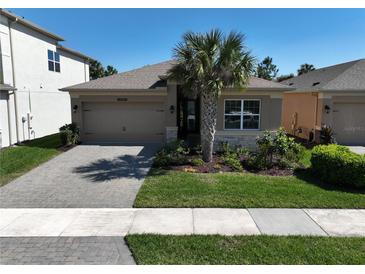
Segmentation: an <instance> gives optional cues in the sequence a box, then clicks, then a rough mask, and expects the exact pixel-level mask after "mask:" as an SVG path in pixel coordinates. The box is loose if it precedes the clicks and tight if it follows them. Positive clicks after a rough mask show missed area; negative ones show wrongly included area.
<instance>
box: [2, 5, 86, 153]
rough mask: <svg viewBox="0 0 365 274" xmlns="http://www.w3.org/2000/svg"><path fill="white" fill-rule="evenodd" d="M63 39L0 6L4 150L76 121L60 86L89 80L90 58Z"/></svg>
mask: <svg viewBox="0 0 365 274" xmlns="http://www.w3.org/2000/svg"><path fill="white" fill-rule="evenodd" d="M62 41H64V39H63V38H62V37H60V36H58V35H56V34H53V33H51V32H49V31H47V30H45V29H43V28H41V27H39V26H37V25H35V24H34V23H32V22H30V21H28V20H25V19H24V18H22V17H19V16H17V15H15V14H13V13H11V12H9V11H7V10H4V9H0V148H1V147H6V146H9V145H12V144H15V143H19V142H22V141H24V140H29V139H34V138H38V137H42V136H45V135H48V134H52V133H55V132H58V129H59V127H61V126H62V125H64V124H66V123H70V122H71V105H70V96H69V94H68V93H67V92H61V91H59V89H60V88H62V87H65V86H69V85H73V84H78V83H80V82H86V81H89V60H90V59H91V58H90V57H88V56H86V55H84V54H82V53H79V52H76V51H74V50H70V49H68V48H65V47H64V46H62V45H61V44H60V42H62Z"/></svg>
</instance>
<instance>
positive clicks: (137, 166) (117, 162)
mask: <svg viewBox="0 0 365 274" xmlns="http://www.w3.org/2000/svg"><path fill="white" fill-rule="evenodd" d="M154 154H155V149H154V148H152V147H148V146H144V147H143V149H142V151H141V152H140V153H139V154H138V155H121V156H118V157H116V158H114V159H99V160H97V161H95V162H92V163H90V164H88V165H85V166H79V167H76V168H74V170H73V172H74V173H80V174H82V177H83V178H85V179H88V181H91V182H107V181H111V180H115V179H122V178H123V179H137V180H141V179H143V178H144V177H145V176H146V175H147V173H148V171H149V169H150V167H151V165H152V162H153V156H154Z"/></svg>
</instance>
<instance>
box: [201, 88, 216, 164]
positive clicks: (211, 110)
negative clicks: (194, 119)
mask: <svg viewBox="0 0 365 274" xmlns="http://www.w3.org/2000/svg"><path fill="white" fill-rule="evenodd" d="M201 106H202V107H201V110H202V113H201V128H200V138H201V145H202V153H203V161H204V162H206V163H208V162H211V161H212V158H213V144H214V135H215V127H216V124H217V107H218V97H217V96H216V95H215V94H214V93H213V92H209V91H208V92H202V95H201Z"/></svg>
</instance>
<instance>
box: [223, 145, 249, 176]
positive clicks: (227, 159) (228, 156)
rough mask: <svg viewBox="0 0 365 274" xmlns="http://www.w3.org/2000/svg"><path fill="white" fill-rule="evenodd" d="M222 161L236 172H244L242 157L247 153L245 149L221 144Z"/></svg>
mask: <svg viewBox="0 0 365 274" xmlns="http://www.w3.org/2000/svg"><path fill="white" fill-rule="evenodd" d="M221 150H222V161H223V163H224V164H225V165H226V166H228V167H230V168H231V169H232V170H234V171H243V168H242V163H241V159H240V156H241V154H243V153H246V149H245V148H241V147H236V148H235V147H232V146H230V144H229V143H227V142H224V143H221Z"/></svg>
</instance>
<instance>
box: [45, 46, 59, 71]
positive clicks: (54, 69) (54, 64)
mask: <svg viewBox="0 0 365 274" xmlns="http://www.w3.org/2000/svg"><path fill="white" fill-rule="evenodd" d="M48 50H49V51H51V52H52V55H53V60H51V59H49V57H48V51H47V60H48V62H53V70H50V69H49V68H48V71H52V72H56V73H61V54H59V53H58V52H57V51H53V50H51V49H48ZM56 53H58V55H59V58H60V60H59V61H56ZM48 62H47V66H48ZM56 63H57V64H59V65H60V71H56Z"/></svg>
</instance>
